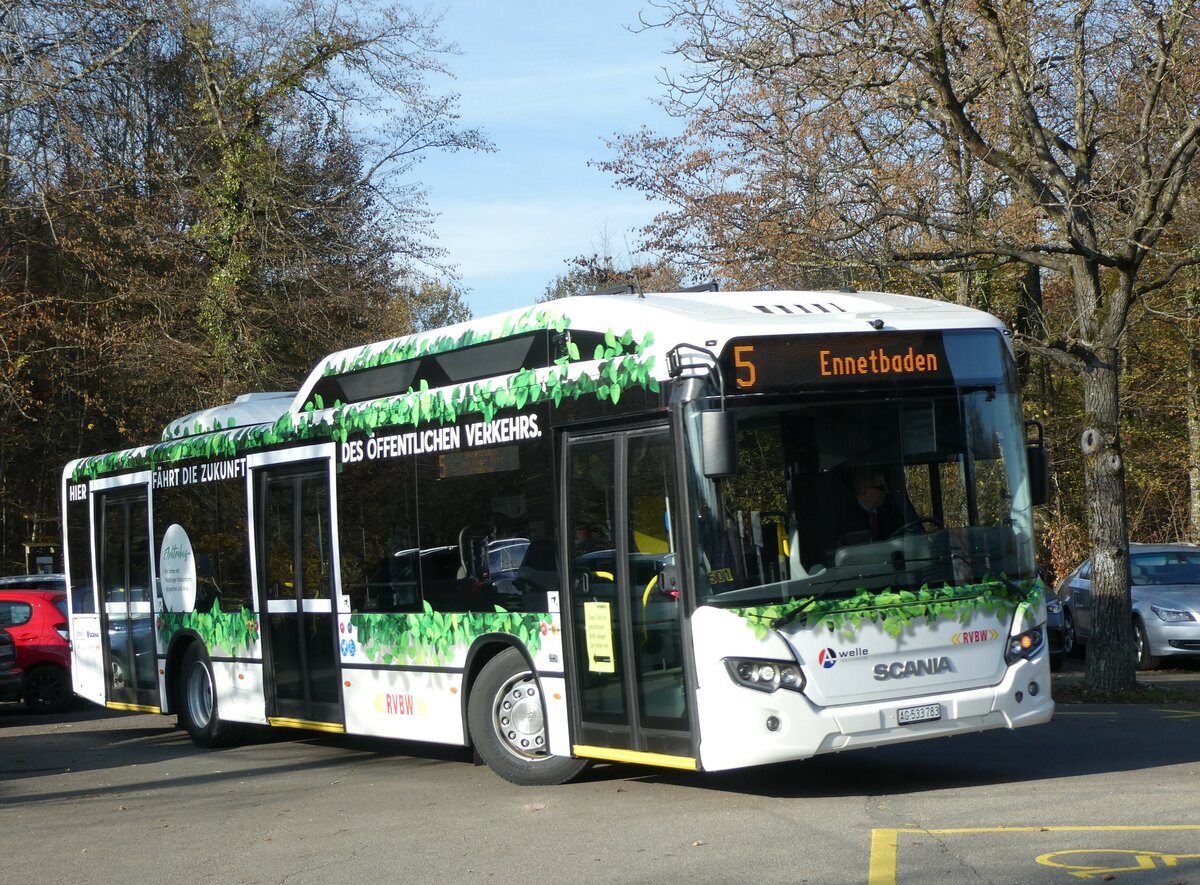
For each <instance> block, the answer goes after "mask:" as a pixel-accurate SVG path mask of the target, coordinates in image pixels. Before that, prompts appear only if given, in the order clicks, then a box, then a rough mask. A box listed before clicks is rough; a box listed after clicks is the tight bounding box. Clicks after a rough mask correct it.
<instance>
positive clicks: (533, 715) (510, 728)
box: [467, 648, 588, 786]
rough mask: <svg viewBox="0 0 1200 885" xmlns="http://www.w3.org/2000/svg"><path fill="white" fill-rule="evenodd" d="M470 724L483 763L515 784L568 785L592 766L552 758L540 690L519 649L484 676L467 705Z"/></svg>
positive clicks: (494, 660)
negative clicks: (568, 782)
mask: <svg viewBox="0 0 1200 885" xmlns="http://www.w3.org/2000/svg"><path fill="white" fill-rule="evenodd" d="M467 725H468V727H469V729H470V731H471V740H472V741H473V742H474V744H475V749H476V751H477V752H478V753H479V756H480V758H482V759H483V761H484V762H486V763H487V765H488V767H489V768H491V769H492V771H494V772H496V774H498V775H500V777H502V778H504V779H505V780H506V781H510V782H511V783H514V784H519V785H521V786H550V785H552V784H564V783H566V782H567V781H569V780H571V779H572V778H574V777H575V776H576V775H578V774H579V773H580V772H581V771H583V770H584V769H585V768H586V767H587V765H588V762H587V760H586V759H572V758H570V757H569V756H552V755H551V754H550V751H549V748H548V747H547V742H546V708H545V705H544V704H543V703H542V691H541V687H540V686H539V684H538V681H537V677H535V676H534V675H533V672H532V671H531V670H530V669H529V664H528V663H527V662H526V660H525V656H524V655H522V654H521V653H520V652H519V651H517V649H515V648H508V649H505V650H504V651H502V652H500V653H499V654H498V655H496V656H495V657H494V658H492V659H491V660H490V661H488V662H487V664H485V665H484V667H483V670H482V671H480V673H479V678H478V679H476V680H475V685H474V686H473V687H472V688H471V698H470V700H469V701H468V702H467Z"/></svg>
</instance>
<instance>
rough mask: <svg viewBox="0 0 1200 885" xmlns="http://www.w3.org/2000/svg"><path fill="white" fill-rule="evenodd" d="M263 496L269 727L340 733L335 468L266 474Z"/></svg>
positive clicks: (262, 599) (312, 466)
mask: <svg viewBox="0 0 1200 885" xmlns="http://www.w3.org/2000/svg"><path fill="white" fill-rule="evenodd" d="M256 493H257V494H256V497H257V500H256V502H255V512H256V522H257V524H258V531H257V539H256V545H257V549H256V552H257V559H258V573H259V612H260V618H259V622H260V625H261V629H262V639H263V655H264V662H263V663H264V665H265V670H266V687H267V715H268V719H269V720H270V721H271V723H272V724H273V725H292V726H300V727H312V728H324V729H327V730H331V731H341V730H342V724H343V722H344V720H343V717H342V707H341V692H340V691H339V686H338V680H339V678H340V676H339V672H338V661H337V638H336V630H337V625H336V618H335V615H334V611H333V602H332V596H333V594H332V590H331V587H332V568H331V563H330V549H331V537H330V508H329V473H328V465H327V463H326V462H312V463H307V464H303V465H291V466H287V467H271V468H266V469H262V470H259V471H257V482H256Z"/></svg>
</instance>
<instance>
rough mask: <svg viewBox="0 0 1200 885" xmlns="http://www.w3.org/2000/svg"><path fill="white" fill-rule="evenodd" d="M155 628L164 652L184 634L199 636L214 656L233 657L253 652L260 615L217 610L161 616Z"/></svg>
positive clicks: (158, 617)
mask: <svg viewBox="0 0 1200 885" xmlns="http://www.w3.org/2000/svg"><path fill="white" fill-rule="evenodd" d="M155 625H156V627H157V628H158V639H159V643H160V647H163V648H165V647H167V646H168V645H169V644H170V642H171V640H172V639H174V638H175V636H176V635H177V634H179V633H180V632H181V631H183V630H188V631H191V632H193V633H195V634H196V635H197V636H199V637H200V639H201V640H203V642H204V645H205V648H206V649H207V651H208V653H209V654H210V655H211V654H221V655H228V656H231V657H232V656H234V655H236V654H238V652H240V651H250V650H252V649H253V648H254V646H255V644H256V643H257V642H258V614H257V613H256V612H254V611H251V610H250V609H248V608H243V609H239V610H238V611H236V612H223V611H218V610H215V609H214V610H213V611H209V612H196V611H192V612H159V613H158V615H157V616H156V620H155Z"/></svg>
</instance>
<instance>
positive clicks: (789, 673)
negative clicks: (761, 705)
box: [725, 658, 804, 691]
mask: <svg viewBox="0 0 1200 885" xmlns="http://www.w3.org/2000/svg"><path fill="white" fill-rule="evenodd" d="M725 669H726V670H728V671H729V677H730V678H731V679H732V680H733V681H734V682H736V683H737V684H738V685H744V686H745V687H746V688H753V689H755V690H757V691H776V690H778V689H780V688H787V689H791V690H792V691H803V690H804V674H803V673H801V672H800V668H799V667H797V666H796V664H795V663H794V662H791V661H764V660H751V659H746V658H726V659H725Z"/></svg>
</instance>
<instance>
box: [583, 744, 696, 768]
mask: <svg viewBox="0 0 1200 885" xmlns="http://www.w3.org/2000/svg"><path fill="white" fill-rule="evenodd" d="M573 752H574V753H575V755H576V756H579V757H581V758H583V759H602V760H604V761H605V762H632V763H634V764H636V765H657V766H658V767H659V768H681V769H683V770H685V771H699V770H700V766H699V765H697V764H696V760H695V759H692V758H691V757H690V756H668V755H667V754H665V753H645V752H642V751H640V750H618V749H616V748H614V747H589V746H584V745H576V746H575V747H574V748H573Z"/></svg>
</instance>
